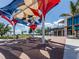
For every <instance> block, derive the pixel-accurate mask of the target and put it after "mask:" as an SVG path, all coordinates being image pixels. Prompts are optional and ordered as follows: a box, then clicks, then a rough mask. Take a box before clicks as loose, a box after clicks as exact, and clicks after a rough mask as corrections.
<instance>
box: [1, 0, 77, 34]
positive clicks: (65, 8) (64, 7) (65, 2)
mask: <svg viewBox="0 0 79 59" xmlns="http://www.w3.org/2000/svg"><path fill="white" fill-rule="evenodd" d="M4 1H6V0H0V8H1V7H3V6H5V5H8V4H9V3H10V2H11V1H12V0H7V1H6V2H4ZM70 1H73V2H74V3H75V2H76V1H77V0H61V2H60V3H59V4H58V5H57V6H56V7H54V8H52V9H51V10H50V11H49V12H48V13H47V15H46V18H45V22H46V23H47V24H46V26H47V25H48V24H53V23H54V22H56V21H57V20H59V19H62V18H61V17H60V15H61V14H62V13H70V9H69V8H70V7H69V5H70V4H69V2H70ZM0 22H3V23H5V24H7V21H5V20H4V19H2V18H0ZM23 28H25V29H23ZM27 29H28V27H26V26H23V25H21V24H18V25H17V26H16V33H20V32H21V31H22V30H23V31H26V30H27Z"/></svg>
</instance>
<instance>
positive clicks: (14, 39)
mask: <svg viewBox="0 0 79 59" xmlns="http://www.w3.org/2000/svg"><path fill="white" fill-rule="evenodd" d="M15 26H16V25H14V26H13V37H14V40H15Z"/></svg>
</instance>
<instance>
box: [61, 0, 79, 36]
mask: <svg viewBox="0 0 79 59" xmlns="http://www.w3.org/2000/svg"><path fill="white" fill-rule="evenodd" d="M78 4H79V0H78V1H77V2H76V4H74V3H73V2H72V1H70V14H67V13H63V14H61V15H60V16H62V17H68V16H69V17H72V35H74V16H75V15H77V14H79V12H78V10H79V9H78V8H77V7H78Z"/></svg>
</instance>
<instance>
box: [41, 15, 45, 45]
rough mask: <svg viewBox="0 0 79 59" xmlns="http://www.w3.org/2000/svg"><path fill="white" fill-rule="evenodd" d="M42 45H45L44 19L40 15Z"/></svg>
mask: <svg viewBox="0 0 79 59" xmlns="http://www.w3.org/2000/svg"><path fill="white" fill-rule="evenodd" d="M42 44H45V18H44V16H43V14H42Z"/></svg>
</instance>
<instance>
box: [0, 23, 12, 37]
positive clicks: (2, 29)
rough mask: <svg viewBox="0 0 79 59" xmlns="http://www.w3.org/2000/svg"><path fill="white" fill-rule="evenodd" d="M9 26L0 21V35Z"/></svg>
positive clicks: (3, 33) (8, 29)
mask: <svg viewBox="0 0 79 59" xmlns="http://www.w3.org/2000/svg"><path fill="white" fill-rule="evenodd" d="M10 29H11V27H9V26H8V25H4V24H3V23H0V35H1V36H3V35H5V34H6V33H7V32H8V31H10Z"/></svg>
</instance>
